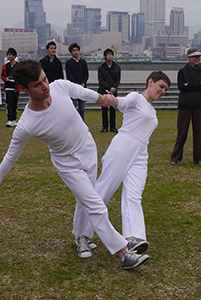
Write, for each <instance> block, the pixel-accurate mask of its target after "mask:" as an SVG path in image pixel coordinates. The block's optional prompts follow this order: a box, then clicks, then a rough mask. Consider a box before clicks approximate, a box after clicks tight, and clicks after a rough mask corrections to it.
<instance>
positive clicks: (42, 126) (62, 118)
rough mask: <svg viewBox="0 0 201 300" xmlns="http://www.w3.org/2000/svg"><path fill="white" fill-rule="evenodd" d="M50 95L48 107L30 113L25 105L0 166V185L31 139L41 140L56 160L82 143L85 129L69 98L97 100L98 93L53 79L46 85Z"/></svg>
mask: <svg viewBox="0 0 201 300" xmlns="http://www.w3.org/2000/svg"><path fill="white" fill-rule="evenodd" d="M50 96H51V99H52V102H51V105H50V106H49V107H48V108H47V109H45V110H43V111H33V110H31V109H29V108H28V104H27V105H26V107H25V109H24V112H23V114H22V116H21V118H20V120H19V121H18V123H17V127H16V129H15V130H14V132H13V136H12V140H11V143H10V146H9V149H8V151H7V153H6V155H5V156H4V159H3V161H2V163H1V165H0V182H2V180H3V178H4V177H5V176H6V174H7V173H8V172H9V171H10V169H11V168H12V166H13V165H14V163H15V162H16V161H17V159H18V157H19V156H20V154H21V151H22V149H23V148H24V146H25V144H26V143H27V142H28V141H29V139H30V138H31V137H35V138H37V139H39V140H41V141H43V142H44V143H45V144H46V145H47V146H48V147H49V150H50V153H51V155H52V156H53V157H54V159H56V160H57V161H58V160H62V159H64V158H65V157H66V156H67V155H69V154H73V153H75V152H76V151H78V150H79V149H81V148H82V147H83V145H84V144H85V141H86V137H87V134H88V131H89V129H88V127H87V126H86V124H85V123H84V122H83V120H82V119H81V117H80V115H79V114H78V112H77V111H76V109H75V107H74V105H73V102H72V100H71V98H75V99H76V98H79V99H81V100H84V101H89V102H95V101H96V100H98V93H97V92H94V91H92V90H89V89H85V88H83V87H82V86H80V85H77V84H74V83H72V82H70V81H67V80H56V81H54V82H53V83H51V84H50Z"/></svg>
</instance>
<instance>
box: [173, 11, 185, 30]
mask: <svg viewBox="0 0 201 300" xmlns="http://www.w3.org/2000/svg"><path fill="white" fill-rule="evenodd" d="M170 30H172V31H175V32H177V34H180V33H183V32H184V31H185V26H184V10H183V7H173V8H172V9H171V13H170Z"/></svg>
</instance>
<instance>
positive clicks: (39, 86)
mask: <svg viewBox="0 0 201 300" xmlns="http://www.w3.org/2000/svg"><path fill="white" fill-rule="evenodd" d="M21 89H22V91H23V92H25V93H28V94H29V96H30V98H31V99H34V100H37V101H43V100H45V99H47V98H48V97H49V96H50V88H49V82H48V79H47V76H46V75H45V73H44V71H43V70H41V73H40V76H39V77H38V80H36V81H32V82H30V83H29V84H28V89H26V88H24V87H22V88H21Z"/></svg>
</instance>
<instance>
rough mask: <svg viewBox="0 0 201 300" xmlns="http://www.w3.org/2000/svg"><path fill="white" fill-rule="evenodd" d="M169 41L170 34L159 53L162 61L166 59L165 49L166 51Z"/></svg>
mask: <svg viewBox="0 0 201 300" xmlns="http://www.w3.org/2000/svg"><path fill="white" fill-rule="evenodd" d="M169 40H170V34H168V39H167V42H166V44H165V45H164V46H163V50H162V52H161V58H162V59H167V49H168V45H169Z"/></svg>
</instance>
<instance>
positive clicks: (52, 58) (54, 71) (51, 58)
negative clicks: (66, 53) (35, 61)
mask: <svg viewBox="0 0 201 300" xmlns="http://www.w3.org/2000/svg"><path fill="white" fill-rule="evenodd" d="M56 48H57V47H56V43H55V42H53V41H52V42H49V43H48V44H47V45H46V52H47V55H46V56H45V57H43V58H42V59H41V60H40V63H41V65H42V68H43V70H44V72H45V74H46V76H47V79H48V81H49V83H51V82H53V81H55V80H56V79H64V74H63V68H62V63H61V61H60V60H59V59H58V58H57V56H56Z"/></svg>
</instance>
